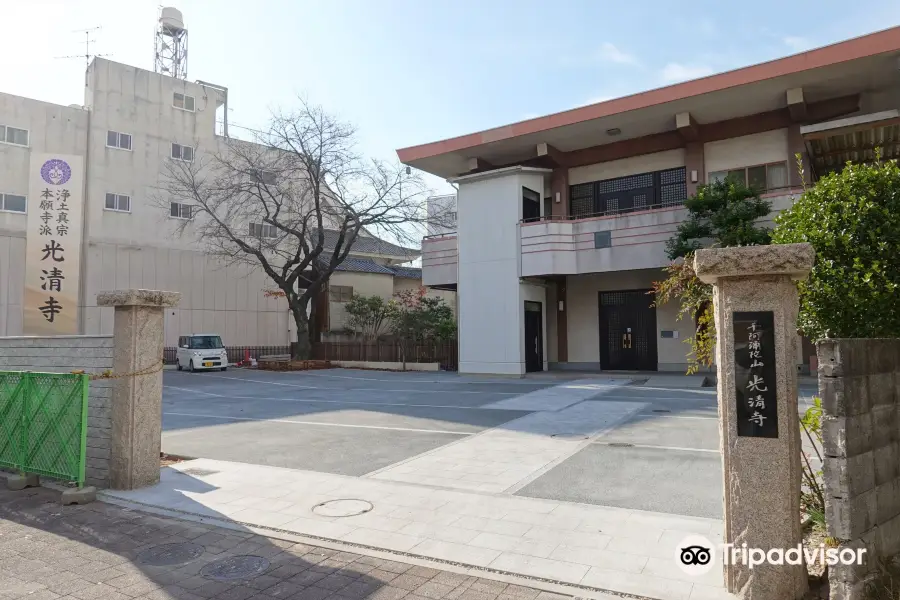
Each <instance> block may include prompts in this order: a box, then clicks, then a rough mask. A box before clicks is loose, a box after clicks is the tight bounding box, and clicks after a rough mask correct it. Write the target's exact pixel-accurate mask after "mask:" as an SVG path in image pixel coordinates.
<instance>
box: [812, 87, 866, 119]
mask: <svg viewBox="0 0 900 600" xmlns="http://www.w3.org/2000/svg"><path fill="white" fill-rule="evenodd" d="M855 112H859V94H851V95H849V96H841V97H839V98H831V99H830V100H822V101H821V102H813V103H811V104H809V105H808V106H807V109H806V118H805V119H804V120H803V122H804V123H807V124H809V123H820V122H822V121H829V120H831V119H837V118H838V117H845V116H847V115H849V114H853V113H855Z"/></svg>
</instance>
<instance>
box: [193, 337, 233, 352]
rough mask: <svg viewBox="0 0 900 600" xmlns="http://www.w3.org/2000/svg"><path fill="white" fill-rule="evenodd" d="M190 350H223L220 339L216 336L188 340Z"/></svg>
mask: <svg viewBox="0 0 900 600" xmlns="http://www.w3.org/2000/svg"><path fill="white" fill-rule="evenodd" d="M188 344H189V348H190V349H191V350H217V349H219V348H223V347H224V346H222V338H220V337H219V336H217V335H195V336H192V337H190V338H188Z"/></svg>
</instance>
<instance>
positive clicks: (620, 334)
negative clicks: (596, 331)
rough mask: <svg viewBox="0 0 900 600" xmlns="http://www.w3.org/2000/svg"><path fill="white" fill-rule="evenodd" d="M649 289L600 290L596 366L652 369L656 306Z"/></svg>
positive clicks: (655, 358)
mask: <svg viewBox="0 0 900 600" xmlns="http://www.w3.org/2000/svg"><path fill="white" fill-rule="evenodd" d="M649 291H650V290H629V291H625V292H600V368H601V369H603V370H608V371H656V370H657V368H658V367H657V356H656V309H655V308H653V306H652V304H653V299H654V296H653V294H648V293H647V292H649Z"/></svg>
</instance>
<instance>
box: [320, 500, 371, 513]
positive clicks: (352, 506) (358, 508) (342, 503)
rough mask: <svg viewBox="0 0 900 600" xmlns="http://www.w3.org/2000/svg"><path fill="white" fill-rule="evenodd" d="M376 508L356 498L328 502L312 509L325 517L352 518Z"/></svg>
mask: <svg viewBox="0 0 900 600" xmlns="http://www.w3.org/2000/svg"><path fill="white" fill-rule="evenodd" d="M373 508H375V507H374V506H372V503H371V502H368V501H366V500H356V499H354V498H341V499H339V500H328V501H326V502H321V503H319V504H316V505H315V506H313V507H312V511H313V512H314V513H316V514H317V515H321V516H323V517H352V516H354V515H361V514H363V513H367V512H369V511H370V510H372V509H373Z"/></svg>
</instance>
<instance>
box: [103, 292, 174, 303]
mask: <svg viewBox="0 0 900 600" xmlns="http://www.w3.org/2000/svg"><path fill="white" fill-rule="evenodd" d="M179 300H181V292H163V291H160V290H114V291H112V292H100V293H99V294H97V306H175V305H176V304H178V301H179Z"/></svg>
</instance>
